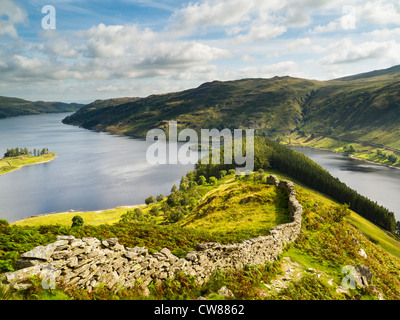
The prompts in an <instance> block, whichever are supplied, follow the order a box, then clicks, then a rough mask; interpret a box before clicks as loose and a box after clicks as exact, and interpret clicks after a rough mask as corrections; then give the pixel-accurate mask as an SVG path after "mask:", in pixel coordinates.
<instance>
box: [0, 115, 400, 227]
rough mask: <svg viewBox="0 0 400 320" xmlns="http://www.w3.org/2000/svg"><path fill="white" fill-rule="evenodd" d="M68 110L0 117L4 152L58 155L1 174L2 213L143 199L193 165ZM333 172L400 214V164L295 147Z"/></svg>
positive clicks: (21, 214) (10, 215)
mask: <svg viewBox="0 0 400 320" xmlns="http://www.w3.org/2000/svg"><path fill="white" fill-rule="evenodd" d="M67 115H69V113H64V114H49V115H39V116H23V117H16V118H8V119H0V155H3V154H4V153H5V152H6V149H7V148H14V147H27V148H28V149H29V150H33V149H34V148H36V149H42V148H44V147H47V148H49V151H50V152H55V153H57V154H58V157H57V158H56V159H55V160H54V161H52V162H49V163H43V164H38V165H33V166H28V167H23V168H22V169H20V170H17V171H13V172H11V173H7V174H4V175H1V176H0V190H1V191H0V219H6V220H8V221H9V222H14V221H16V220H20V219H23V218H27V217H29V216H32V215H38V214H45V213H52V212H66V211H69V210H75V211H94V210H102V209H108V208H114V207H117V206H128V205H135V204H142V203H144V199H146V198H147V197H148V196H150V195H154V196H156V195H158V194H160V193H162V194H164V195H168V194H169V193H170V190H171V187H172V186H173V185H174V184H176V185H178V184H179V181H180V178H181V177H182V176H183V175H185V174H186V173H187V172H188V171H191V170H193V168H194V166H193V165H192V164H189V165H182V164H177V165H168V164H167V165H150V164H149V163H148V162H147V161H146V151H147V148H148V147H149V146H150V145H151V144H152V143H151V142H148V141H145V140H140V139H133V138H129V137H121V136H115V135H111V134H108V133H103V132H101V133H99V132H94V131H91V130H86V129H82V128H78V127H74V126H69V125H64V124H62V123H61V120H62V119H64V118H65V117H66V116H67ZM293 149H294V150H296V151H298V152H301V153H303V154H305V155H306V156H308V157H309V158H311V159H312V160H314V161H315V162H317V163H319V164H320V165H321V166H322V167H324V168H325V169H326V170H328V171H329V172H330V173H331V174H332V175H333V176H335V177H338V178H339V179H340V180H341V181H343V182H344V183H346V184H347V185H349V186H350V187H351V188H353V189H355V190H357V191H358V192H359V193H360V194H363V195H365V196H367V197H368V198H370V199H371V200H373V201H377V202H378V203H379V204H381V205H383V206H385V207H386V208H388V209H390V210H392V211H393V212H395V215H396V219H397V220H400V197H399V195H400V170H396V169H390V168H387V167H384V166H380V165H375V164H369V163H366V162H363V161H358V160H354V159H351V158H348V157H346V156H344V155H341V154H337V153H333V152H329V151H324V150H317V149H310V148H300V147H293Z"/></svg>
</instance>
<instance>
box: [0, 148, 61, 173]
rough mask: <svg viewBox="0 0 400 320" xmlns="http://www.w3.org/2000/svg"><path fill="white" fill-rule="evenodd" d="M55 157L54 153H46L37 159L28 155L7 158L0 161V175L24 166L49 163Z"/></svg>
mask: <svg viewBox="0 0 400 320" xmlns="http://www.w3.org/2000/svg"><path fill="white" fill-rule="evenodd" d="M56 157H57V154H55V153H47V154H44V155H41V156H38V157H34V156H30V155H20V156H17V157H7V158H3V159H1V160H0V175H1V174H4V173H8V172H11V171H14V170H18V169H20V168H22V167H24V166H30V165H34V164H39V163H44V162H49V161H52V160H54V159H55V158H56Z"/></svg>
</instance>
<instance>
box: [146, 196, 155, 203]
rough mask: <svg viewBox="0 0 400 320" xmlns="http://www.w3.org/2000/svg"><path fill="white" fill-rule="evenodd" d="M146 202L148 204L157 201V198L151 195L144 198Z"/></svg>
mask: <svg viewBox="0 0 400 320" xmlns="http://www.w3.org/2000/svg"><path fill="white" fill-rule="evenodd" d="M144 202H145V203H146V204H147V205H149V204H151V203H154V202H156V199H155V198H154V196H150V197H148V198H147V199H146V200H144Z"/></svg>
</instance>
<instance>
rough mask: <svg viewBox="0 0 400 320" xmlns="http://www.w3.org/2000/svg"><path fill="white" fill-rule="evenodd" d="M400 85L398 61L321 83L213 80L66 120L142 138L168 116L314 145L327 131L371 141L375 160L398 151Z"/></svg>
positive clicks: (184, 124)
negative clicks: (385, 152) (379, 153)
mask: <svg viewBox="0 0 400 320" xmlns="http://www.w3.org/2000/svg"><path fill="white" fill-rule="evenodd" d="M399 90H400V66H395V67H392V68H389V69H385V70H377V71H372V72H368V73H363V74H359V75H354V76H349V77H345V78H340V79H334V80H331V81H324V82H321V81H312V80H306V79H298V78H291V77H274V78H271V79H243V80H237V81H227V82H221V81H214V82H210V83H205V84H203V85H201V86H200V87H198V88H195V89H191V90H185V91H182V92H176V93H169V94H162V95H153V96H149V97H147V98H141V99H138V98H132V99H133V100H132V101H129V102H126V100H124V101H121V104H118V100H110V101H108V100H104V101H102V103H101V105H100V106H97V105H96V104H90V105H87V106H85V107H83V108H82V109H81V110H79V111H78V112H77V113H75V114H74V115H72V116H70V117H68V118H66V119H64V123H66V124H73V125H78V126H82V127H84V128H88V129H95V130H99V131H110V132H114V133H117V134H124V135H131V136H139V137H144V136H145V135H146V133H147V131H148V130H149V129H151V128H155V127H158V128H161V129H167V127H168V126H167V121H170V120H177V121H178V124H179V127H180V128H192V129H196V130H199V129H201V128H217V129H223V128H231V129H233V128H253V129H255V130H256V133H257V134H259V135H266V136H268V137H269V138H273V139H280V140H282V141H286V142H289V143H290V141H292V140H297V142H298V143H302V144H305V143H306V140H307V143H308V144H309V145H313V143H314V144H316V143H317V142H318V140H319V139H321V138H324V137H329V138H330V139H333V140H335V141H336V142H337V143H338V144H339V147H342V148H343V147H348V145H349V144H350V143H361V144H363V145H369V146H372V147H373V148H369V149H368V150H363V149H362V150H361V151H360V150H359V151H360V153H361V155H362V154H367V156H368V159H370V160H373V161H376V160H377V159H375V158H376V157H375V155H376V152H377V150H378V149H382V150H384V149H385V148H387V150H389V154H393V156H397V157H398V156H399V155H400V139H399V137H400V95H399ZM302 137H304V138H305V139H301V138H302ZM324 147H327V148H330V147H331V144H330V143H327V144H326V145H324ZM361 148H362V146H361ZM361 148H360V149H361ZM398 158H399V157H398ZM381 162H383V161H381ZM392 164H394V163H392ZM398 164H400V160H398Z"/></svg>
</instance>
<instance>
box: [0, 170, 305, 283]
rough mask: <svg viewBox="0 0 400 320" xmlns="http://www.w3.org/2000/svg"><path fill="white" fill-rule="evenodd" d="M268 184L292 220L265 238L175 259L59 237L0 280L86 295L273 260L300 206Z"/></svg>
mask: <svg viewBox="0 0 400 320" xmlns="http://www.w3.org/2000/svg"><path fill="white" fill-rule="evenodd" d="M268 183H270V184H274V185H276V186H278V187H279V188H281V189H282V190H284V191H285V192H286V194H287V195H288V211H289V215H290V218H291V222H290V223H287V224H282V225H279V226H276V227H275V228H272V229H271V230H270V234H269V235H267V236H260V237H257V238H254V239H249V240H246V241H243V242H242V243H235V244H228V245H222V244H220V243H215V242H210V243H201V244H198V245H197V247H196V250H195V251H190V252H188V253H187V255H186V257H185V258H178V257H176V256H175V255H173V254H172V253H171V252H170V250H168V249H167V248H164V249H162V250H161V251H159V252H155V253H150V252H149V251H148V250H147V249H146V248H144V247H134V248H125V247H124V246H123V245H121V244H119V243H118V239H114V238H113V239H108V240H103V241H100V240H98V239H96V238H83V239H76V238H74V237H73V236H58V237H57V241H56V242H54V243H51V244H49V245H47V246H40V247H36V248H34V249H33V250H31V251H29V252H26V253H24V254H22V255H21V257H20V259H19V260H18V261H17V268H20V270H18V271H15V272H9V273H5V274H4V275H3V276H2V279H3V280H5V282H7V283H9V284H12V285H13V286H14V287H16V288H24V287H25V284H24V283H25V282H26V280H27V279H29V277H31V276H32V275H37V276H39V277H40V278H42V279H44V281H45V283H46V284H47V285H49V284H51V282H52V281H53V282H54V284H63V285H66V286H70V287H77V288H84V289H87V290H89V291H90V290H92V289H93V288H94V287H95V286H96V285H98V284H103V285H105V286H106V287H108V288H110V289H115V290H118V288H120V287H125V288H131V287H133V286H134V285H135V284H140V285H141V286H142V287H143V288H145V287H147V285H148V284H150V283H151V282H152V281H160V280H164V279H167V278H170V277H174V276H175V275H176V274H177V273H178V272H184V273H185V274H189V275H193V276H194V277H195V278H196V280H197V281H198V282H199V283H200V284H202V283H204V281H207V279H208V278H209V277H210V275H211V274H212V273H213V272H214V271H216V270H218V269H241V268H243V266H245V265H259V264H263V263H265V262H266V261H274V260H276V259H277V258H278V255H279V254H280V253H281V252H282V250H283V249H284V247H285V245H286V244H287V243H290V242H293V241H295V240H296V238H297V236H298V235H299V233H300V230H301V215H302V206H301V205H300V203H299V202H298V201H297V199H296V192H295V189H294V186H293V183H292V182H289V181H280V182H279V181H278V179H277V178H276V177H274V176H271V177H269V178H268Z"/></svg>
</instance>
